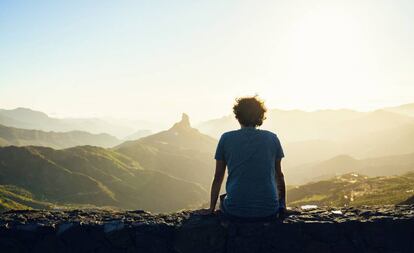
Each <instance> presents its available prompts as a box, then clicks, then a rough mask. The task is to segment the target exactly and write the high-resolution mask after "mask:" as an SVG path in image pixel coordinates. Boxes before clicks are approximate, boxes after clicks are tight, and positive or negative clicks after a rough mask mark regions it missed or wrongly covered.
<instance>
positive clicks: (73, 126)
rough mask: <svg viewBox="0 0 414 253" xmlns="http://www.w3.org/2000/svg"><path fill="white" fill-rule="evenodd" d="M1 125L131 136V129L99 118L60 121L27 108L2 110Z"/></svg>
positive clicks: (120, 136)
mask: <svg viewBox="0 0 414 253" xmlns="http://www.w3.org/2000/svg"><path fill="white" fill-rule="evenodd" d="M0 124H2V125H5V126H9V127H15V128H23V129H35V130H42V131H57V132H68V131H74V130H78V131H85V132H90V133H94V134H100V133H108V134H111V135H114V136H117V137H118V138H123V137H125V136H127V135H129V134H131V133H132V132H133V131H134V130H133V129H132V128H131V127H128V126H124V125H120V124H114V123H111V122H108V121H106V120H102V119H98V118H90V119H73V118H65V119H58V118H52V117H49V116H48V115H47V114H45V113H43V112H39V111H34V110H31V109H27V108H16V109H13V110H5V109H0Z"/></svg>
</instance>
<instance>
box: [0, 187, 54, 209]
mask: <svg viewBox="0 0 414 253" xmlns="http://www.w3.org/2000/svg"><path fill="white" fill-rule="evenodd" d="M51 206H52V204H50V203H46V202H41V201H37V200H34V196H33V194H31V193H30V192H28V191H26V190H23V189H21V188H18V187H16V186H12V185H0V212H2V211H6V210H10V209H18V210H20V209H47V208H50V207H51Z"/></svg>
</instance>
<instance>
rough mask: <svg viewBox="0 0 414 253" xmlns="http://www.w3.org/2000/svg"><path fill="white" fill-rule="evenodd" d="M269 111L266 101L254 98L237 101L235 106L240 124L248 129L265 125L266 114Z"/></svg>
mask: <svg viewBox="0 0 414 253" xmlns="http://www.w3.org/2000/svg"><path fill="white" fill-rule="evenodd" d="M266 111H267V109H266V107H265V105H264V101H263V100H261V99H260V98H258V96H257V95H256V96H253V97H241V98H237V99H236V104H235V105H234V106H233V112H234V115H235V116H236V119H237V120H238V121H239V123H240V124H241V125H243V126H246V127H256V126H261V125H262V124H263V120H265V119H266V117H265V113H266Z"/></svg>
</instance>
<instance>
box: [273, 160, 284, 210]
mask: <svg viewBox="0 0 414 253" xmlns="http://www.w3.org/2000/svg"><path fill="white" fill-rule="evenodd" d="M281 161H282V159H276V162H275V170H276V173H275V180H276V185H277V192H278V195H279V205H280V208H282V209H286V187H285V177H284V175H283V172H282V165H281Z"/></svg>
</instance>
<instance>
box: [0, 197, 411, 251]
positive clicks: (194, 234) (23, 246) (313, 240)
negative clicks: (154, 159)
mask: <svg viewBox="0 0 414 253" xmlns="http://www.w3.org/2000/svg"><path fill="white" fill-rule="evenodd" d="M0 251H1V252H169V253H173V252H175V253H177V252H183V253H185V252H191V253H197V252H335V253H336V252H347V253H349V252H414V205H400V206H371V207H360V208H350V207H349V208H339V209H334V208H319V209H315V210H308V211H303V210H300V209H297V208H293V209H292V210H291V214H290V215H289V216H288V217H286V218H285V219H283V220H275V221H274V222H267V223H264V222H257V223H234V222H228V221H223V220H220V218H218V217H217V216H199V215H197V214H195V213H193V212H190V211H184V212H179V213H173V214H151V213H148V212H144V211H139V210H138V211H124V212H118V211H109V210H71V211H47V210H30V211H10V212H5V213H2V214H1V215H0Z"/></svg>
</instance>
